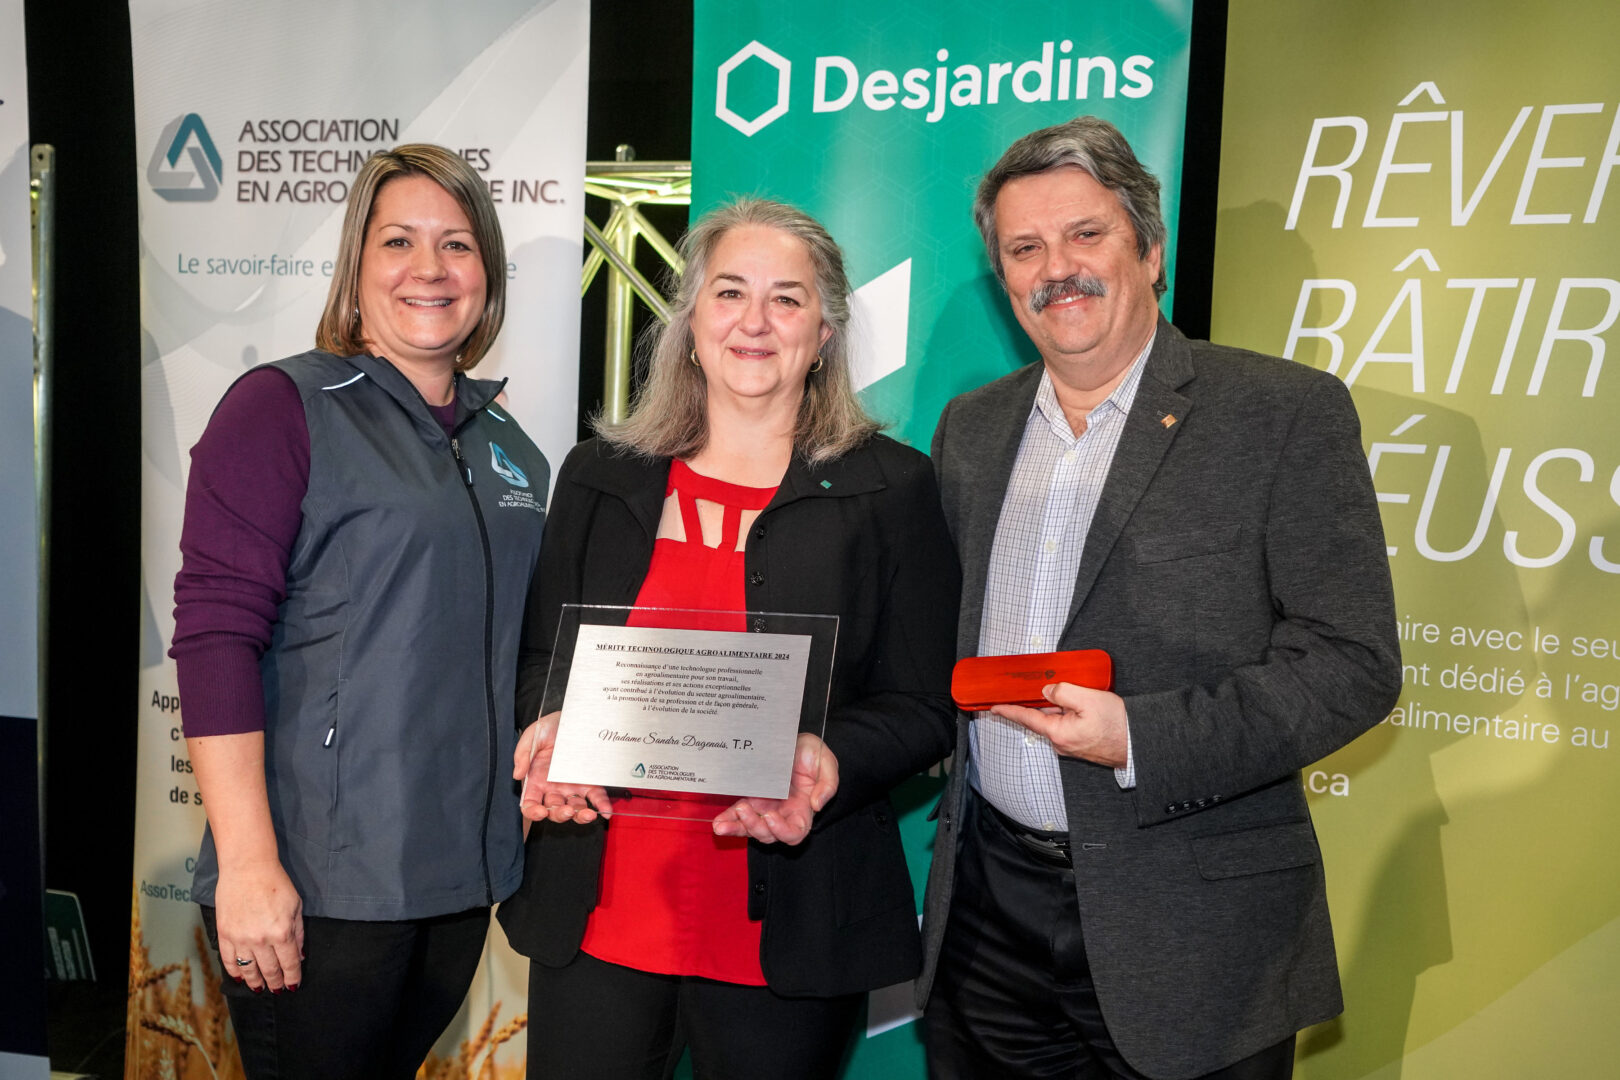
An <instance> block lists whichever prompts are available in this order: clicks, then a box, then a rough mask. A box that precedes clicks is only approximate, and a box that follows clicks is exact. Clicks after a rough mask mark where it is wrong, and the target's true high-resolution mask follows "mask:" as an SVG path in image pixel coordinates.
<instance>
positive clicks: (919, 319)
mask: <svg viewBox="0 0 1620 1080" xmlns="http://www.w3.org/2000/svg"><path fill="white" fill-rule="evenodd" d="M695 7H696V26H695V35H694V36H695V44H694V51H695V60H694V63H693V76H692V78H693V87H692V213H693V216H694V218H695V217H696V216H697V215H698V214H701V213H702V212H703V211H704V210H706V209H709V208H711V207H713V206H714V205H715V204H717V203H720V202H722V201H724V200H725V199H726V198H728V197H729V196H732V195H756V194H757V195H764V196H768V197H770V198H775V199H782V200H785V201H787V202H790V203H793V204H794V205H796V206H799V207H801V208H803V209H804V210H806V211H808V212H810V213H811V214H814V215H815V216H816V217H817V218H819V219H820V220H821V221H822V222H823V223H824V224H825V225H826V226H827V228H828V229H829V230H831V232H832V234H833V236H834V237H835V238H836V239H837V240H838V242H839V244H840V245H841V246H842V247H843V249H844V253H845V255H846V256H847V262H848V270H849V275H850V280H851V283H852V284H853V285H854V286H855V287H856V289H857V292H856V298H857V303H856V312H857V320H858V322H859V323H862V324H864V326H863V327H862V329H863V330H864V334H865V342H866V348H865V349H864V351H863V352H862V353H858V364H857V369H856V374H857V382H858V383H859V384H860V385H861V386H863V387H864V389H865V398H866V401H867V405H868V407H869V408H871V409H872V410H873V411H874V412H875V413H876V414H877V415H878V416H879V417H880V418H882V419H884V420H887V421H889V422H890V423H892V424H893V425H894V428H893V431H892V433H893V434H894V435H896V436H897V437H899V438H901V439H903V440H905V441H907V442H910V443H911V444H912V445H914V446H919V447H923V448H926V447H927V446H928V442H929V439H930V438H931V437H932V436H933V431H934V421H935V419H936V418H937V417H938V415H939V411H940V409H941V407H943V406H944V404H945V402H947V401H949V400H950V399H951V398H952V397H953V396H955V395H956V394H959V393H961V392H962V391H964V390H969V389H971V388H973V387H975V386H978V385H980V384H981V383H985V382H988V381H989V380H990V379H993V378H996V377H998V376H1001V375H1004V374H1006V373H1007V372H1008V371H1011V370H1012V369H1013V368H1015V367H1017V366H1019V365H1020V364H1022V363H1024V362H1025V361H1028V360H1032V359H1034V358H1035V355H1036V354H1035V351H1034V348H1033V347H1032V346H1031V345H1030V343H1029V341H1028V339H1027V338H1026V337H1025V336H1024V333H1023V331H1022V330H1020V329H1019V327H1018V325H1017V323H1016V322H1014V320H1013V317H1012V313H1011V311H1010V310H1009V309H1008V307H1007V301H1006V298H1005V297H1004V296H1003V294H1002V292H1001V287H1000V285H998V284H997V282H996V280H995V277H994V275H993V274H992V273H991V272H990V267H989V263H988V262H987V261H986V258H985V255H984V248H983V245H982V243H981V241H980V239H979V234H978V230H977V229H975V228H974V225H973V218H972V205H973V192H974V189H975V188H976V187H977V186H978V182H979V179H980V178H981V177H982V176H983V175H984V173H985V171H986V170H987V169H988V168H989V167H990V166H991V165H992V164H994V163H995V161H996V159H997V158H998V157H1000V156H1001V152H1002V151H1003V150H1005V149H1006V148H1007V146H1008V145H1010V144H1011V143H1012V142H1013V141H1014V140H1015V139H1017V138H1018V137H1019V136H1021V135H1025V134H1027V133H1029V132H1031V131H1034V130H1035V129H1037V128H1041V127H1045V126H1047V125H1050V124H1057V123H1062V122H1063V121H1065V120H1069V119H1072V118H1073V117H1075V116H1077V115H1081V114H1085V113H1090V114H1093V115H1096V116H1101V117H1103V118H1105V119H1107V120H1109V121H1111V122H1113V123H1114V124H1116V125H1117V126H1118V127H1119V128H1120V130H1121V131H1123V132H1124V133H1125V136H1126V138H1128V139H1130V141H1131V145H1132V146H1133V147H1135V149H1136V152H1137V154H1138V155H1139V156H1140V157H1141V158H1142V160H1143V162H1144V163H1146V165H1147V166H1148V168H1149V169H1151V170H1152V171H1153V172H1154V173H1155V174H1156V175H1157V176H1158V177H1159V179H1160V180H1161V181H1162V182H1163V184H1164V206H1165V222H1166V224H1167V225H1168V226H1169V230H1170V236H1171V237H1172V242H1171V247H1170V250H1168V251H1167V252H1166V253H1165V255H1166V258H1167V260H1168V262H1167V267H1168V269H1169V271H1170V276H1171V278H1172V280H1173V279H1174V276H1175V249H1174V240H1173V238H1174V236H1175V233H1176V207H1177V204H1178V202H1179V192H1180V182H1181V152H1182V137H1183V131H1184V120H1185V112H1186V91H1187V52H1188V37H1189V33H1190V28H1191V20H1192V3H1191V0H1167V2H1163V3H1146V2H1132V3H1124V4H1110V5H1104V6H1092V7H1088V8H1086V9H1084V10H1080V9H1068V8H1065V7H1064V6H1063V5H1057V6H1054V7H1052V8H1050V9H1041V8H1034V9H1032V8H1030V7H1029V6H1028V5H1023V4H1018V5H1015V4H1009V3H985V2H983V0H980V2H976V3H969V2H965V0H903V2H897V3H892V4H887V5H884V6H883V7H882V11H881V14H879V13H878V11H877V10H876V9H874V8H873V6H872V5H871V4H870V3H864V2H861V0H833V2H829V3H822V4H809V5H797V6H794V5H782V4H765V3H757V2H754V3H732V2H729V0H697V3H696V5H695ZM1166 310H1167V311H1168V310H1169V300H1168V298H1167V300H1166Z"/></svg>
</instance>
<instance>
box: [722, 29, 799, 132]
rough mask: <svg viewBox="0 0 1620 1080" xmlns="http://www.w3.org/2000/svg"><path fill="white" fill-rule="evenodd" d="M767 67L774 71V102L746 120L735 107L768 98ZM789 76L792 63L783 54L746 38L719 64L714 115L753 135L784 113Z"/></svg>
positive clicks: (762, 101) (741, 106) (741, 107)
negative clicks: (741, 44) (745, 41)
mask: <svg viewBox="0 0 1620 1080" xmlns="http://www.w3.org/2000/svg"><path fill="white" fill-rule="evenodd" d="M749 61H754V63H750V62H749ZM771 69H774V70H775V73H776V79H775V82H776V99H775V102H774V103H773V104H771V105H768V106H766V107H765V108H764V110H763V111H760V112H757V113H756V114H755V116H754V118H753V119H752V120H749V119H746V118H745V116H744V115H743V113H741V112H739V111H738V110H739V109H745V110H749V111H753V110H754V108H755V107H756V106H759V105H763V104H764V102H765V101H766V100H768V99H769V90H768V89H766V87H767V86H768V84H769V81H770V79H769V76H770V70H771ZM792 77H793V64H792V62H791V61H790V60H788V58H787V57H785V56H783V55H782V54H781V53H779V52H776V51H775V50H774V49H771V48H768V47H767V46H765V45H762V44H760V43H759V42H757V41H750V42H749V43H748V44H747V45H744V46H743V47H742V48H740V49H738V50H737V51H736V52H734V53H732V54H731V56H730V57H728V58H727V59H726V62H725V63H723V64H721V65H720V68H719V72H718V74H717V76H716V79H715V89H714V115H715V116H717V117H719V118H720V119H721V120H723V121H725V122H726V123H727V124H730V125H731V126H732V127H734V128H736V129H737V130H738V131H740V132H742V133H743V134H744V135H753V134H754V133H755V132H756V131H759V130H760V129H762V128H763V127H765V125H767V124H769V123H770V122H771V121H773V120H775V119H776V118H777V117H779V116H783V115H785V114H786V113H787V111H788V87H789V86H790V84H791V82H792ZM762 90H763V91H764V92H763V93H761V92H760V91H762Z"/></svg>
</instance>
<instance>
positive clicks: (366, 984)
mask: <svg viewBox="0 0 1620 1080" xmlns="http://www.w3.org/2000/svg"><path fill="white" fill-rule="evenodd" d="M202 916H203V926H204V928H205V929H206V930H207V932H208V943H209V944H210V945H211V946H213V948H214V951H215V953H216V955H217V954H218V952H219V936H218V933H217V932H216V930H215V926H214V909H213V908H211V907H204V908H203V909H202ZM488 930H489V909H488V908H482V907H481V908H472V909H471V910H468V911H461V912H457V913H455V914H454V915H441V916H439V917H437V918H432V919H415V920H410V921H406V922H358V921H353V920H349V919H322V918H315V917H311V916H305V917H304V961H303V975H302V981H301V982H300V984H299V987H298V989H297V990H283V991H281V992H280V993H279V994H272V993H270V992H269V991H268V990H265V991H261V992H260V993H257V994H255V993H254V992H253V991H252V990H250V989H248V987H247V985H246V984H245V983H239V982H237V981H236V978H235V973H234V972H233V971H231V970H230V968H229V967H228V966H227V962H226V961H224V960H223V958H222V959H221V963H220V970H221V971H223V972H224V973H225V978H224V980H223V988H224V993H225V1003H226V1005H227V1006H228V1007H229V1008H230V1010H231V1025H232V1027H234V1028H235V1029H236V1045H237V1048H238V1049H239V1050H240V1052H241V1055H242V1068H243V1071H244V1072H245V1073H246V1074H247V1077H248V1080H326V1078H330V1080H410V1078H413V1077H415V1076H416V1069H417V1066H419V1065H421V1064H422V1059H423V1058H425V1057H427V1052H428V1050H429V1049H431V1048H432V1046H433V1042H434V1040H435V1039H437V1038H438V1037H439V1035H440V1034H441V1033H442V1032H443V1031H444V1028H445V1025H446V1024H448V1023H449V1022H450V1021H451V1019H452V1018H454V1016H455V1015H456V1011H457V1010H458V1009H460V1008H461V1002H462V999H463V998H465V997H466V996H467V987H468V986H470V985H471V984H472V977H473V973H474V972H475V971H477V969H478V959H479V957H480V956H481V955H482V954H483V951H484V937H485V935H486V933H487V932H488Z"/></svg>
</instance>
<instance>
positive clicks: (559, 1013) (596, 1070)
mask: <svg viewBox="0 0 1620 1080" xmlns="http://www.w3.org/2000/svg"><path fill="white" fill-rule="evenodd" d="M865 997H866V995H865V994H848V995H845V996H843V997H836V998H785V997H780V996H778V995H777V994H775V993H773V992H772V991H771V990H770V989H769V988H768V987H764V986H739V985H737V984H736V983H727V982H717V981H715V980H713V979H701V978H697V977H695V976H682V975H656V974H653V973H651V972H646V971H637V970H635V969H634V968H627V967H622V966H621V965H619V964H610V963H607V962H606V961H603V960H598V959H596V958H595V957H593V956H588V955H586V954H585V953H580V954H579V955H578V956H576V957H574V959H573V961H572V962H571V963H569V964H568V966H567V967H561V968H549V967H546V966H545V965H544V964H530V965H529V1078H530V1080H542V1078H544V1080H554V1078H556V1077H572V1078H574V1080H587V1078H588V1080H664V1078H666V1077H669V1076H670V1075H672V1074H673V1073H674V1071H675V1065H676V1063H677V1062H679V1061H680V1058H681V1054H682V1052H683V1051H685V1050H686V1049H687V1048H688V1047H690V1049H691V1051H692V1071H693V1074H694V1075H695V1076H696V1077H697V1080H760V1078H762V1077H770V1078H772V1080H818V1078H829V1080H830V1078H831V1077H834V1076H836V1075H837V1074H838V1067H839V1065H840V1063H841V1062H842V1061H843V1058H844V1054H845V1052H846V1050H847V1049H848V1047H849V1042H850V1036H851V1034H853V1032H854V1030H855V1021H856V1019H857V1018H858V1017H859V1016H860V1011H861V1004H862V1001H863V1000H864V998H865Z"/></svg>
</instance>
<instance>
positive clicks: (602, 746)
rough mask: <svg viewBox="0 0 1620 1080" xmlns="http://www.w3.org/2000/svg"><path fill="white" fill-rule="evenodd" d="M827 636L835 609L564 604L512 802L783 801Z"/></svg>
mask: <svg viewBox="0 0 1620 1080" xmlns="http://www.w3.org/2000/svg"><path fill="white" fill-rule="evenodd" d="M837 642H838V617H837V616H836V615H795V614H788V613H782V612H767V611H707V610H697V609H689V608H652V607H621V606H603V605H590V604H565V605H563V610H562V614H561V617H560V619H559V621H558V626H557V636H556V639H555V645H554V646H553V648H552V654H551V667H550V670H549V672H548V675H547V679H546V689H545V696H544V700H543V706H542V708H541V713H542V715H547V714H550V713H552V712H557V711H560V713H561V715H560V717H559V719H558V721H557V724H556V729H555V740H554V742H553V743H552V744H551V745H550V746H549V747H542V746H537V747H536V755H537V756H538V755H539V754H541V753H549V755H550V760H549V763H548V765H547V767H546V773H545V777H546V779H545V784H544V787H543V788H542V789H541V790H540V791H536V792H530V791H528V790H527V789H526V790H525V793H524V799H525V801H530V800H533V799H536V798H539V799H540V800H541V801H542V802H549V803H552V804H554V803H555V802H556V801H557V800H558V799H572V802H573V805H577V806H580V807H584V806H586V805H592V806H597V807H599V806H600V805H601V802H602V800H603V799H604V797H605V799H606V801H607V802H608V803H609V804H611V813H612V814H615V815H617V814H626V815H630V816H639V817H663V818H694V819H702V820H705V821H708V820H712V819H713V818H714V817H715V816H716V815H718V814H720V813H721V812H722V811H724V810H725V809H726V808H728V807H730V806H731V805H732V804H733V803H735V802H736V801H737V800H738V799H741V798H748V797H753V798H761V799H781V798H785V797H786V796H787V795H788V790H789V784H790V781H791V779H792V775H793V759H794V751H795V748H796V746H797V742H798V737H799V735H800V734H801V733H810V734H813V735H816V736H818V737H819V736H820V735H821V734H822V732H823V729H824V728H825V726H826V719H827V700H828V692H829V690H830V688H831V683H832V663H833V655H834V653H835V651H836V648H837ZM538 782H539V781H538V777H537V776H536V775H535V773H534V772H533V771H532V770H531V773H530V785H531V786H532V785H533V784H536V783H538Z"/></svg>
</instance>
